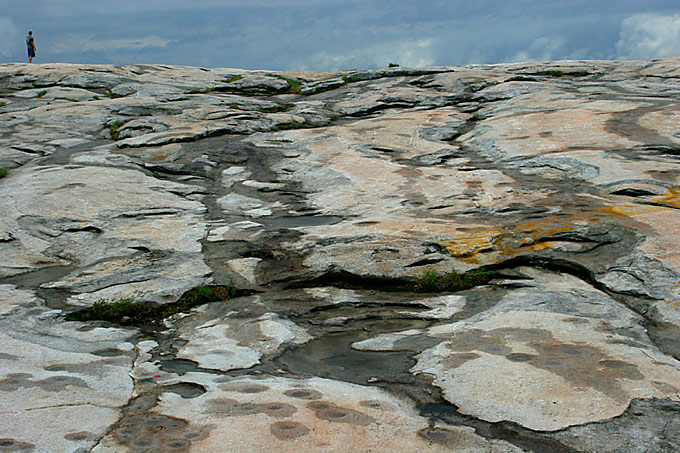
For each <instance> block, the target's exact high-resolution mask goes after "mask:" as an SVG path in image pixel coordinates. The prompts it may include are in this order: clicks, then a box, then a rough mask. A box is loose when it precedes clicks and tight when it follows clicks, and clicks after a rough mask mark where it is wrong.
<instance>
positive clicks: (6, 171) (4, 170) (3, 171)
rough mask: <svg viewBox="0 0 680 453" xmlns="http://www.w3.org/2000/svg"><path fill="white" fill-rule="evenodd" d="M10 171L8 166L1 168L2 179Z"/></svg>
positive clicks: (0, 177) (0, 176) (0, 175)
mask: <svg viewBox="0 0 680 453" xmlns="http://www.w3.org/2000/svg"><path fill="white" fill-rule="evenodd" d="M8 173H9V170H7V169H6V168H0V179H2V178H4V177H5V176H7V174H8Z"/></svg>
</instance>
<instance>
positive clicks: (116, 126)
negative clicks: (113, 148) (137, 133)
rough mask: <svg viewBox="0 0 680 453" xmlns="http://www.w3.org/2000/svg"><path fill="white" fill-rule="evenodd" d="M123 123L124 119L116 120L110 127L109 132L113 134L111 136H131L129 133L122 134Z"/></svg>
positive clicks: (115, 137)
mask: <svg viewBox="0 0 680 453" xmlns="http://www.w3.org/2000/svg"><path fill="white" fill-rule="evenodd" d="M122 125H123V122H122V121H115V122H114V123H113V124H112V125H111V126H110V127H109V134H110V135H111V138H112V139H114V140H123V139H126V138H130V136H129V135H128V134H125V135H120V130H119V129H120V127H121V126H122Z"/></svg>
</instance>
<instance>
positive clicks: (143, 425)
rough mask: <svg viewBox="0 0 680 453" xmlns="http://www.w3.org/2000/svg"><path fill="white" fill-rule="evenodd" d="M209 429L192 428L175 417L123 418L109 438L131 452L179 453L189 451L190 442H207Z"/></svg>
mask: <svg viewBox="0 0 680 453" xmlns="http://www.w3.org/2000/svg"><path fill="white" fill-rule="evenodd" d="M210 428H211V427H210V426H204V427H195V426H192V425H191V424H190V423H189V422H187V421H186V420H182V419H180V418H176V417H170V416H167V415H161V414H148V413H147V414H140V415H136V416H133V417H126V418H124V419H123V421H122V422H120V423H119V425H118V426H117V428H116V429H115V430H114V431H113V432H112V435H113V437H114V439H115V440H116V441H118V442H119V443H120V444H122V445H124V446H127V447H128V448H130V449H131V450H132V451H179V450H184V449H186V448H188V447H189V446H190V445H191V442H192V441H195V440H202V439H205V438H207V436H208V434H209V432H210Z"/></svg>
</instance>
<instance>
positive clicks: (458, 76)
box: [0, 58, 680, 452]
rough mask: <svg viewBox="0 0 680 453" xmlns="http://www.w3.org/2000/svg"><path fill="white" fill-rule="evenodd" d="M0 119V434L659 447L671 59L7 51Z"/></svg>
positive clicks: (8, 447) (137, 446)
mask: <svg viewBox="0 0 680 453" xmlns="http://www.w3.org/2000/svg"><path fill="white" fill-rule="evenodd" d="M0 132H1V134H0V168H3V169H5V170H6V171H2V173H0V175H4V176H0V395H1V396H2V398H1V399H0V401H1V402H0V405H1V407H0V431H1V432H0V451H60V452H61V451H94V452H119V451H196V452H206V451H214V452H218V451H219V452H224V451H233V452H243V451H280V452H298V451H346V452H350V451H374V452H393V451H428V452H430V451H433V452H434V451H457V452H462V451H469V452H481V451H484V452H489V451H491V452H514V451H516V452H522V451H526V452H545V451H555V452H577V451H597V452H638V451H639V452H643V451H644V452H667V451H668V452H670V451H677V450H680V362H679V361H678V360H679V359H680V346H678V345H679V344H680V241H678V240H677V227H678V225H680V201H679V200H680V198H678V197H679V194H680V192H679V191H680V187H679V184H680V59H678V58H669V59H664V60H658V61H653V62H582V61H569V62H554V63H531V64H513V65H494V66H466V67H437V68H427V69H407V68H390V69H385V70H370V71H342V72H338V73H312V72H288V73H270V72H265V71H243V70H236V69H203V68H189V67H169V66H161V65H135V66H84V65H66V64H45V65H30V66H29V65H22V64H9V65H2V66H0ZM451 282H453V284H449V283H451ZM92 307H94V309H93V308H92ZM107 308H108V309H109V311H108V312H107V313H108V314H107V315H106V316H103V315H102V312H103V310H105V309H107Z"/></svg>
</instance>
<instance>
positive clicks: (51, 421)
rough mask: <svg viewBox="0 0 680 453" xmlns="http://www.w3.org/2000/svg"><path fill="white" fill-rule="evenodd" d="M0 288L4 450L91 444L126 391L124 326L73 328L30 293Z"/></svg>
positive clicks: (113, 417)
mask: <svg viewBox="0 0 680 453" xmlns="http://www.w3.org/2000/svg"><path fill="white" fill-rule="evenodd" d="M0 289H2V294H0V310H1V312H0V326H1V333H0V393H2V396H3V397H2V403H1V404H0V406H1V407H0V426H1V428H0V437H1V438H3V439H11V442H10V441H9V440H8V441H3V448H6V447H7V446H8V445H9V447H12V445H14V446H15V447H16V448H18V449H19V450H21V449H22V448H24V447H21V448H20V446H21V445H24V444H25V445H32V447H31V448H36V449H37V450H39V451H75V450H77V449H78V448H91V447H92V446H94V445H95V444H96V443H97V441H98V440H99V439H100V438H101V437H102V436H103V435H104V434H105V433H106V431H107V430H108V428H109V426H110V425H112V424H113V423H115V422H116V420H117V419H118V418H119V416H120V409H121V408H122V407H123V406H124V405H126V404H127V401H128V399H129V398H130V396H131V395H132V380H131V379H130V377H129V376H128V373H129V372H130V370H131V365H132V361H131V358H130V351H129V348H131V347H132V344H130V343H129V342H127V341H126V340H128V338H129V337H130V334H129V332H128V333H126V332H124V331H119V330H117V329H93V330H89V331H88V332H78V330H77V328H78V327H82V325H78V326H74V325H72V324H73V323H70V324H71V325H69V324H66V325H64V324H63V323H60V322H58V321H57V320H56V319H55V313H54V312H50V311H48V310H45V309H44V308H42V307H41V302H42V301H40V300H39V299H38V298H36V297H35V296H34V295H33V294H32V293H30V292H28V291H21V290H17V289H16V288H14V287H12V286H11V285H0ZM101 351H111V354H107V355H105V356H103V355H99V354H101ZM9 447H7V448H9ZM25 448H28V447H25Z"/></svg>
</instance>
